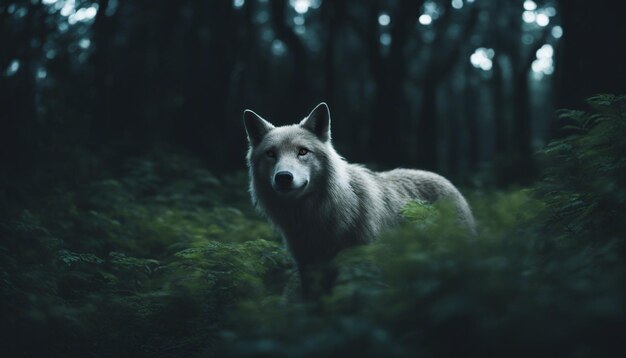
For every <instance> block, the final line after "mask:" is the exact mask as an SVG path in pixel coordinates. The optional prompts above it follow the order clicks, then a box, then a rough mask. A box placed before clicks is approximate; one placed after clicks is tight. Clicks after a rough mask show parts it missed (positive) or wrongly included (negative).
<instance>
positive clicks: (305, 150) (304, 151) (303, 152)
mask: <svg viewBox="0 0 626 358" xmlns="http://www.w3.org/2000/svg"><path fill="white" fill-rule="evenodd" d="M308 152H309V150H308V149H306V148H300V150H299V151H298V155H307V153H308Z"/></svg>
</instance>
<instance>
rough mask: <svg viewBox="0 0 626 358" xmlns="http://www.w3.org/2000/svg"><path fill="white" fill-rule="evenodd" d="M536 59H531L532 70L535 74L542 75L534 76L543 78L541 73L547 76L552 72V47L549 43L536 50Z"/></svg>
mask: <svg viewBox="0 0 626 358" xmlns="http://www.w3.org/2000/svg"><path fill="white" fill-rule="evenodd" d="M536 55H537V59H536V60H535V61H533V64H532V66H531V67H532V70H533V72H534V73H535V74H541V75H542V76H535V77H536V78H537V77H539V79H541V78H543V75H545V76H549V75H551V74H553V73H554V60H553V57H554V47H552V45H550V44H545V45H543V46H541V48H540V49H539V50H537V53H536Z"/></svg>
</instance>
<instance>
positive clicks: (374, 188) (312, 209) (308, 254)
mask: <svg viewBox="0 0 626 358" xmlns="http://www.w3.org/2000/svg"><path fill="white" fill-rule="evenodd" d="M244 124H245V127H246V131H247V134H248V139H249V143H250V147H249V151H248V155H247V160H248V167H249V174H250V194H251V197H252V202H253V204H254V206H255V207H256V208H257V209H258V210H259V212H260V213H261V214H263V215H264V216H266V217H267V218H268V219H269V220H270V222H271V223H272V224H273V226H274V227H275V228H276V229H277V231H279V232H280V233H281V234H282V236H283V237H284V239H285V241H286V243H287V245H288V247H289V249H290V251H291V253H292V255H293V257H294V259H295V261H296V263H297V265H298V267H299V268H300V270H301V271H302V270H303V269H305V268H307V267H310V266H313V265H316V264H318V263H320V262H324V261H327V260H329V259H331V258H333V257H334V256H335V255H336V254H337V253H338V252H339V251H340V250H342V249H344V248H346V247H349V246H354V245H359V244H364V243H368V242H371V241H372V240H374V239H375V238H376V237H377V236H378V235H379V234H380V233H381V231H382V230H384V229H386V228H389V227H391V226H393V225H395V224H396V223H398V221H399V220H400V211H401V209H402V208H403V206H404V205H405V204H407V203H408V202H409V201H411V200H419V201H423V202H427V203H432V202H434V201H436V200H439V199H442V198H448V199H449V200H451V201H452V202H453V203H454V205H455V207H456V210H457V213H458V218H459V221H460V222H461V223H462V224H463V225H466V226H467V227H468V228H469V230H470V231H473V230H474V227H475V224H474V218H473V216H472V213H471V211H470V208H469V206H468V204H467V202H466V201H465V199H464V198H463V196H462V195H461V193H460V192H459V191H458V190H457V189H456V188H455V187H454V186H453V185H452V184H451V183H450V182H449V181H448V180H447V179H445V178H443V177H442V176H440V175H437V174H434V173H431V172H426V171H421V170H410V169H395V170H391V171H387V172H373V171H370V170H368V169H366V168H364V167H362V166H360V165H355V164H349V163H347V162H346V161H345V160H344V159H343V158H342V157H340V156H339V154H337V152H336V151H335V149H334V148H333V146H332V144H331V133H330V113H329V111H328V107H327V106H326V104H325V103H321V104H320V105H318V106H317V107H316V108H315V109H314V110H313V111H312V112H311V114H309V116H307V117H306V118H305V119H304V120H302V122H300V124H295V125H290V126H283V127H274V126H273V125H272V124H270V123H269V122H267V121H265V120H264V119H262V118H261V117H260V116H258V115H257V114H255V113H254V112H252V111H248V110H247V111H245V112H244ZM301 148H306V149H308V150H309V151H310V152H308V153H306V154H305V155H299V154H298V151H299V150H300V149H301ZM268 151H271V152H268ZM272 154H274V156H273V157H272V156H271V155H272ZM279 171H280V172H285V171H288V172H290V173H293V177H294V179H293V183H292V185H293V186H294V187H296V188H295V189H293V190H291V189H290V190H288V191H287V192H281V191H277V189H275V188H276V186H277V184H276V180H275V179H276V177H275V174H276V173H277V172H279Z"/></svg>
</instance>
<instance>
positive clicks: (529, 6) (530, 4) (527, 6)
mask: <svg viewBox="0 0 626 358" xmlns="http://www.w3.org/2000/svg"><path fill="white" fill-rule="evenodd" d="M524 10H528V11H533V10H537V3H536V2H534V1H532V0H526V1H524Z"/></svg>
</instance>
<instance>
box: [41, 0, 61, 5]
mask: <svg viewBox="0 0 626 358" xmlns="http://www.w3.org/2000/svg"><path fill="white" fill-rule="evenodd" d="M55 2H57V0H41V3H42V4H44V5H52V4H54V3H55Z"/></svg>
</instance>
